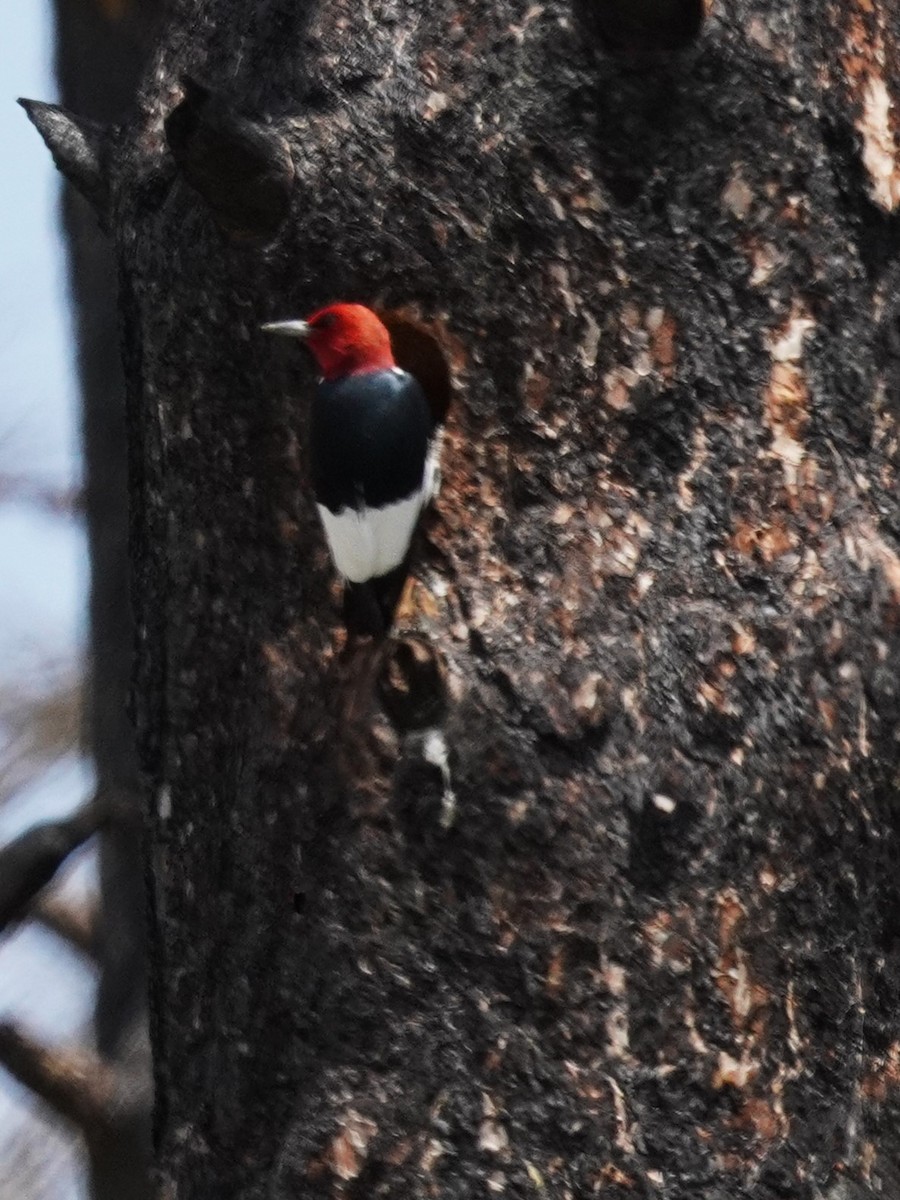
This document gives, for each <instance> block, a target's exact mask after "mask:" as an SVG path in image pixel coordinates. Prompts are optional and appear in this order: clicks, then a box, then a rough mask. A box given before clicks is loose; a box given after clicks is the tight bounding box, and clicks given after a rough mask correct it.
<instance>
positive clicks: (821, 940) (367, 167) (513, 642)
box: [114, 0, 900, 1200]
mask: <svg viewBox="0 0 900 1200" xmlns="http://www.w3.org/2000/svg"><path fill="white" fill-rule="evenodd" d="M723 7H724V6H723ZM857 10H858V11H857ZM829 12H830V14H831V17H832V19H831V20H830V21H826V20H825V19H824V18H823V14H822V9H821V6H820V5H817V4H812V3H811V2H810V0H792V2H790V3H787V4H784V5H781V6H779V7H777V8H773V6H771V5H768V4H762V3H760V2H756V0H735V2H734V3H733V4H729V5H728V6H727V12H720V11H719V9H718V6H717V8H716V9H715V10H714V12H713V14H712V16H711V17H710V19H709V20H708V21H707V22H706V27H705V30H704V32H703V35H702V37H701V39H700V41H699V43H698V44H697V47H696V49H695V51H694V52H693V53H692V54H691V55H688V56H684V55H682V56H676V57H674V58H672V59H671V60H670V61H668V62H667V63H664V64H660V63H657V64H656V65H655V66H654V67H653V68H652V69H650V70H644V71H634V70H631V69H624V68H623V67H622V66H621V65H620V64H619V63H617V62H616V61H614V60H612V59H610V58H607V57H604V56H602V55H598V54H597V53H596V47H595V46H594V45H593V43H591V42H589V41H588V40H587V39H586V38H585V35H584V30H583V28H582V25H581V23H580V22H578V21H576V20H575V19H574V18H573V14H572V11H571V9H570V6H569V5H568V4H566V3H562V0H559V2H557V0H550V2H548V3H545V4H542V5H532V6H526V5H524V4H520V3H513V2H512V0H501V2H500V3H496V2H492V3H490V4H488V3H486V2H485V3H482V2H481V0H471V2H470V3H467V4H466V5H464V6H462V7H461V8H460V7H459V6H458V5H450V4H443V3H438V4H435V5H430V6H427V7H423V6H422V5H419V4H414V3H413V2H412V0H383V2H381V0H379V2H378V3H375V2H372V3H365V2H362V0H359V2H357V3H354V4H353V5H352V6H351V5H345V4H343V3H340V2H339V0H334V2H331V0H329V2H328V3H322V4H316V5H303V6H298V5H296V4H293V3H290V4H289V3H287V0H273V3H271V4H268V5H265V6H235V5H234V4H232V3H229V2H228V0H218V2H216V0H214V2H213V3H205V4H202V5H201V4H199V3H198V2H197V0H180V2H179V3H176V5H175V6H174V8H173V10H172V13H171V16H170V19H169V24H168V26H167V29H166V32H165V35H164V37H163V41H162V44H161V46H160V49H159V53H158V56H157V60H156V63H155V67H154V70H153V72H152V75H151V76H150V77H149V78H148V81H147V84H146V86H145V89H144V92H143V94H142V98H141V109H140V113H139V115H138V116H137V117H136V118H135V119H134V120H133V122H132V124H131V125H130V127H128V128H127V129H126V131H125V135H123V138H122V141H121V148H120V155H119V158H118V159H117V161H116V163H115V166H114V195H115V212H116V220H115V229H116V236H117V244H118V250H119V261H120V278H121V282H122V296H121V304H122V315H123V323H124V334H125V364H126V375H127V380H128V395H129V400H128V404H129V418H130V428H131V464H132V478H131V489H132V505H133V527H132V552H133V555H134V568H135V598H136V604H137V625H138V638H139V643H138V644H139V655H138V693H137V705H136V716H137V724H138V733H139V741H140V749H141V752H142V756H143V762H144V766H145V770H146V772H147V774H148V776H149V778H150V780H151V781H152V786H153V789H154V793H155V805H154V808H155V812H154V815H153V818H152V852H153V863H152V874H153V880H154V887H155V901H154V903H155V912H154V923H153V969H152V988H153V1009H154V1017H153V1040H154V1047H155V1054H156V1071H157V1116H156V1138H157V1146H158V1162H159V1170H160V1175H161V1180H162V1183H163V1185H164V1190H166V1194H168V1195H170V1196H180V1197H184V1196H208V1195H216V1196H223V1197H230V1196H234V1197H238V1196H240V1197H257V1196H259V1197H262V1196H266V1197H268V1198H273V1197H285V1198H286V1197H296V1196H298V1195H303V1196H304V1197H309V1198H312V1197H317V1196H322V1197H325V1196H328V1197H350V1196H353V1197H359V1198H362V1197H366V1200H369V1198H371V1197H376V1196H380V1197H398V1198H399V1197H403V1198H404V1200H409V1198H411V1197H434V1196H439V1197H455V1196H458V1197H466V1198H467V1200H468V1198H469V1197H473V1196H482V1195H493V1194H497V1195H502V1194H509V1195H512V1196H527V1195H533V1194H537V1193H539V1192H542V1191H543V1192H546V1194H547V1195H552V1196H554V1197H561V1198H564V1197H578V1198H581V1197H585V1196H590V1195H594V1194H598V1193H602V1194H603V1195H608V1196H611V1197H616V1196H622V1197H625V1196H633V1195H641V1196H651V1195H652V1196H659V1197H666V1198H669V1200H676V1198H680V1197H683V1196H685V1195H688V1194H690V1195H700V1194H702V1195H703V1196H704V1197H708V1198H709V1200H719V1198H721V1200H725V1198H728V1200H731V1198H732V1197H734V1196H735V1195H738V1194H739V1195H742V1196H750V1197H753V1198H754V1200H769V1198H774V1197H777V1196H785V1195H789V1196H791V1197H793V1198H797V1200H805V1198H808V1200H820V1198H821V1197H822V1196H827V1197H829V1198H830V1200H837V1198H838V1197H840V1196H854V1197H864V1196H873V1197H874V1196H876V1195H884V1194H891V1193H892V1191H896V1190H897V1188H898V1187H900V1183H898V1179H897V1167H896V1163H897V1161H898V1158H900V1153H898V1150H900V1147H898V1132H897V1131H898V1129H900V1122H898V1115H900V1111H898V1110H900V1092H898V1088H897V1077H898V1071H897V1056H898V1051H897V1046H898V1034H897V1022H896V1007H897V1005H896V1000H897V985H898V980H900V942H898V939H897V914H898V912H900V885H898V882H897V875H896V867H895V857H896V856H895V853H894V839H895V836H896V825H897V817H896V771H897V731H898V720H900V692H898V686H897V683H896V680H897V678H898V667H900V651H898V642H897V632H896V631H897V624H898V617H900V542H898V539H900V513H898V506H897V478H896V474H897V461H898V434H897V405H896V394H895V392H896V383H895V380H896V375H895V374H894V375H892V374H891V372H892V371H895V370H896V368H895V365H894V357H893V356H894V350H892V349H891V347H893V346H894V345H895V341H896V311H897V310H896V307H895V304H894V300H893V296H894V293H895V291H896V288H895V287H894V281H895V280H896V278H897V270H898V267H897V258H898V252H900V240H898V226H897V224H896V217H895V215H894V211H893V201H892V199H891V195H892V193H891V190H890V183H889V179H890V170H892V169H893V168H892V167H891V168H890V170H889V169H888V165H887V157H890V156H891V154H892V148H891V146H890V139H889V138H888V137H887V135H886V134H885V128H886V127H887V128H893V125H892V122H893V121H894V120H895V117H896V111H897V110H896V104H897V100H898V96H900V73H898V62H900V58H898V47H900V16H898V15H897V13H896V12H895V11H894V10H893V9H892V8H891V7H890V6H889V5H888V4H887V3H886V2H885V0H871V2H867V3H866V4H862V3H860V4H859V5H858V6H855V7H854V6H852V5H851V6H849V7H847V6H832V8H831V9H830V10H829ZM854 21H856V22H857V23H860V22H861V27H862V28H864V29H865V30H866V31H868V34H869V35H870V36H871V31H872V30H873V29H874V28H875V27H876V26H877V30H878V36H879V37H880V39H881V43H880V44H881V47H882V53H880V54H879V53H877V52H870V51H869V50H865V51H860V52H859V54H857V52H856V50H853V55H855V57H854V58H853V64H854V67H853V68H852V67H851V65H850V63H849V61H848V53H849V51H848V46H850V47H851V49H852V48H853V47H858V46H859V45H860V44H861V41H860V35H857V34H856V33H854V28H855V27H854V25H853V22H854ZM848 22H850V24H848ZM866 45H867V46H871V41H869V42H867V43H866ZM857 58H861V59H862V61H861V63H859V64H857V61H856V60H857ZM201 68H202V72H201ZM876 72H877V79H878V80H880V81H881V82H880V84H879V83H873V78H875V74H874V73H876ZM192 73H196V74H201V73H202V78H203V79H204V81H205V82H206V83H207V84H208V85H209V86H210V87H212V88H215V89H216V90H217V91H219V92H221V93H222V94H227V97H228V103H229V106H230V107H231V108H232V109H233V111H235V112H246V113H254V114H262V115H264V116H268V118H269V121H270V126H271V128H272V129H273V130H274V132H275V133H276V134H277V135H278V136H279V137H282V138H284V139H285V141H286V142H287V143H288V144H289V145H290V147H291V153H292V157H293V168H294V186H293V193H292V209H291V215H290V217H289V218H288V220H287V221H286V222H285V223H284V225H283V226H282V227H281V231H280V233H279V236H278V238H277V239H276V240H275V241H274V242H273V243H272V244H271V245H270V246H268V247H266V248H265V249H264V250H263V249H260V248H259V246H258V245H255V246H251V245H249V244H242V243H240V242H236V241H234V240H233V239H231V240H230V239H229V238H228V237H226V236H225V235H224V234H223V232H222V230H221V229H220V228H219V226H218V224H217V223H216V220H215V219H214V217H213V215H212V214H211V213H210V211H209V209H208V208H207V206H206V205H205V204H204V203H203V202H202V201H201V200H200V199H199V198H198V196H197V195H196V193H195V191H193V190H191V189H189V188H184V187H181V186H180V185H179V184H178V183H177V179H176V177H175V173H174V165H173V163H172V160H171V158H170V156H169V151H168V149H167V145H166V140H165V138H164V136H163V128H164V122H165V120H166V118H167V117H169V115H170V114H171V112H172V111H173V109H174V107H175V106H176V105H177V104H178V103H179V101H180V98H181V93H180V90H179V81H180V80H181V79H182V78H183V77H184V76H185V75H190V74H192ZM882 87H883V89H884V91H885V92H886V94H887V96H888V97H889V98H891V100H892V104H888V105H887V106H886V105H885V103H884V99H883V95H882V94H881V92H880V91H879V89H880V88H882ZM873 96H874V99H873V98H872V97H873ZM867 131H868V132H867ZM873 147H874V149H873ZM336 298H340V299H345V300H361V301H364V302H367V303H370V304H373V305H376V306H378V307H379V308H388V309H392V308H398V307H403V308H405V309H406V310H407V311H409V312H411V313H413V314H416V315H417V316H418V317H420V318H425V319H427V320H430V321H433V322H438V323H439V324H441V325H442V326H443V327H444V328H445V329H446V330H448V331H449V334H450V335H451V339H452V355H451V357H452V366H453V369H454V372H455V382H456V394H455V399H454V402H453V404H452V405H451V407H450V410H449V414H448V427H447V437H446V448H445V454H444V462H443V469H444V472H443V473H444V484H443V489H442V492H441V495H440V499H439V501H438V503H437V506H436V511H435V512H434V513H433V515H432V516H431V517H430V518H429V520H428V522H427V523H426V526H427V527H426V536H425V544H424V545H423V548H422V551H421V554H420V557H419V559H418V561H417V564H416V567H415V586H414V588H413V589H412V592H411V594H410V596H409V597H408V601H407V604H406V607H405V609H404V612H405V618H404V620H405V622H406V624H407V625H408V626H409V628H410V630H411V631H412V632H414V635H415V642H414V643H413V644H411V645H410V646H409V647H408V648H407V650H401V649H400V648H398V646H396V645H395V644H393V643H389V644H388V645H387V646H386V647H382V648H377V647H362V648H357V649H355V650H352V651H348V650H346V649H345V648H344V647H343V646H342V643H341V639H340V636H339V633H338V631H337V625H338V616H337V612H338V609H337V605H336V589H335V586H334V580H333V578H332V574H331V570H330V567H329V564H328V560H327V555H326V553H325V549H324V547H323V544H322V539H321V535H320V532H319V530H318V528H317V524H316V520H315V514H314V508H313V505H312V503H311V500H310V496H309V489H308V482H307V478H306V467H305V461H304V454H303V446H304V440H305V434H306V426H305V421H306V415H305V407H304V403H303V395H304V394H305V393H306V392H308V390H309V388H310V387H311V386H312V377H311V372H310V371H309V370H308V369H307V368H306V367H305V366H304V365H303V364H302V363H299V362H298V360H296V359H295V358H293V357H291V356H290V355H289V353H288V352H287V351H284V352H283V353H282V354H281V356H280V357H278V358H277V359H276V358H274V357H273V354H272V349H271V347H270V346H269V345H268V344H267V343H265V342H264V341H263V339H262V337H261V336H258V335H257V332H256V331H257V328H258V325H259V324H260V323H261V322H263V321H265V320H267V319H271V318H273V317H281V316H284V315H285V314H302V313H305V312H309V311H312V310H313V309H314V308H316V307H318V306H319V305H320V304H322V303H324V302H326V301H328V300H332V299H336ZM401 644H402V643H401ZM413 646H416V647H419V649H420V650H422V648H423V647H424V649H423V650H422V653H421V655H420V654H419V651H418V650H416V649H414V648H413ZM429 663H432V664H440V666H439V669H438V668H435V674H436V676H440V678H441V679H442V681H443V682H442V689H445V691H446V696H445V698H444V699H443V700H442V702H441V703H440V704H437V705H435V706H434V709H433V713H432V714H431V715H429V717H428V722H432V721H433V722H434V723H435V724H434V729H435V730H436V732H437V733H439V734H440V737H441V738H442V740H443V745H444V746H445V748H446V752H445V754H444V767H443V769H439V768H436V767H435V761H434V760H435V759H436V758H440V755H439V754H436V753H434V752H432V753H431V754H430V756H429V753H428V751H427V746H426V739H425V738H424V737H420V736H419V735H418V734H417V735H416V738H415V739H412V740H411V738H410V735H409V733H408V732H407V731H404V730H401V729H399V728H398V727H397V724H396V713H397V712H402V711H404V709H403V704H404V697H405V694H406V692H407V691H408V690H409V689H410V688H413V690H414V681H415V680H416V679H418V678H426V677H428V675H429V671H430V670H431V668H430V667H428V664H429ZM417 664H421V665H422V668H423V669H422V671H421V672H419V671H418V667H417ZM392 706H393V709H392ZM392 713H393V715H392ZM432 751H433V746H432ZM448 774H449V779H450V785H449V786H451V787H452V792H453V795H454V798H455V803H456V811H455V816H454V818H453V819H452V820H450V821H448V820H446V819H442V818H443V814H444V813H445V801H446V789H447V787H448V782H447V779H448Z"/></svg>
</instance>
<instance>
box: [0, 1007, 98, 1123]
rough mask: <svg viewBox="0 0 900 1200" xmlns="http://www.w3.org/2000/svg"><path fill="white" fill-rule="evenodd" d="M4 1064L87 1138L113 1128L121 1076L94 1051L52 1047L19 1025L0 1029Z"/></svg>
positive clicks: (5, 1026)
mask: <svg viewBox="0 0 900 1200" xmlns="http://www.w3.org/2000/svg"><path fill="white" fill-rule="evenodd" d="M0 1065H2V1066H4V1067H5V1068H6V1069H7V1071H9V1073H10V1075H12V1076H13V1078H15V1079H17V1080H18V1081H19V1083H22V1084H24V1085H25V1087H27V1088H30V1090H31V1091H32V1092H34V1094H35V1095H36V1096H39V1097H40V1098H41V1099H42V1100H44V1101H45V1102H46V1103H47V1104H49V1105H50V1107H51V1108H52V1109H54V1111H55V1112H57V1113H59V1114H60V1116H63V1117H65V1118H66V1119H67V1120H69V1121H72V1122H73V1123H74V1124H75V1125H77V1126H78V1127H79V1128H80V1129H81V1130H83V1131H84V1132H85V1133H86V1134H87V1135H88V1136H90V1135H91V1134H92V1133H96V1132H99V1131H102V1130H107V1129H108V1128H109V1127H110V1125H111V1124H112V1114H113V1110H114V1105H115V1099H116V1074H115V1071H113V1070H112V1069H111V1068H110V1067H108V1066H107V1065H106V1064H105V1063H104V1062H103V1061H102V1059H100V1058H98V1057H97V1056H96V1055H95V1054H92V1053H91V1052H90V1051H87V1050H83V1049H80V1048H75V1047H58V1046H56V1047H52V1048H51V1047H47V1046H42V1045H41V1044H40V1043H39V1042H37V1041H35V1040H34V1039H33V1038H30V1037H29V1036H28V1035H27V1034H26V1033H23V1032H22V1030H21V1029H19V1028H17V1027H16V1026H15V1025H10V1024H3V1025H0Z"/></svg>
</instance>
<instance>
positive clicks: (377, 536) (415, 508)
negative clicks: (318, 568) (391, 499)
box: [316, 491, 426, 583]
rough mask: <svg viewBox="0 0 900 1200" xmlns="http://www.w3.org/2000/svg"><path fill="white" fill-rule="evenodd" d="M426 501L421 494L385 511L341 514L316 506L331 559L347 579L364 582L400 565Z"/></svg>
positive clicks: (371, 509) (373, 510)
mask: <svg viewBox="0 0 900 1200" xmlns="http://www.w3.org/2000/svg"><path fill="white" fill-rule="evenodd" d="M425 499H426V497H425V496H424V494H423V492H422V491H418V492H414V493H413V495H412V496H407V497H406V499H405V500H398V501H397V502H396V503H395V504H386V505H385V506H384V508H363V509H354V508H343V509H341V511H340V512H339V513H333V512H331V510H330V509H328V508H326V507H325V506H324V504H317V505H316V507H317V508H318V510H319V516H320V517H321V519H322V525H323V526H324V529H325V537H326V538H327V540H328V548H329V550H330V551H331V557H332V558H333V559H334V565H335V566H336V567H337V569H338V570H339V571H340V573H341V574H342V575H343V576H344V578H345V579H349V580H350V582H351V583H364V582H365V581H366V580H367V579H376V578H377V577H378V576H379V575H386V574H387V572H388V571H391V570H393V568H394V567H397V566H399V565H400V563H401V562H403V559H404V558H405V556H406V551H407V549H408V548H409V543H410V540H411V538H412V535H413V530H414V529H415V526H416V521H418V519H419V513H420V512H421V511H422V505H423V503H424V502H425Z"/></svg>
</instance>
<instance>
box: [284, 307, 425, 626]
mask: <svg viewBox="0 0 900 1200" xmlns="http://www.w3.org/2000/svg"><path fill="white" fill-rule="evenodd" d="M262 328H263V329H264V330H266V331H267V332H268V333H280V334H285V335H287V336H288V337H296V338H302V339H303V340H304V341H305V342H306V344H307V345H308V346H309V348H310V350H311V351H312V353H313V356H314V357H315V359H316V362H317V363H318V365H319V369H320V370H321V372H322V377H321V379H320V380H319V385H318V387H317V388H316V391H315V394H314V396H313V402H312V421H311V432H310V460H311V468H312V480H313V490H314V492H315V498H316V505H317V507H318V510H319V516H320V517H321V519H322V525H323V527H324V529H325V537H326V539H327V541H328V547H329V549H330V551H331V557H332V558H333V560H334V564H335V566H336V567H337V569H338V571H339V572H340V573H341V575H342V576H343V577H344V580H345V587H344V612H345V619H346V622H347V628H348V631H349V632H352V633H370V634H379V633H383V632H385V631H386V630H387V629H388V628H389V627H390V624H391V621H392V619H393V615H394V609H395V607H396V605H397V601H398V600H399V598H400V593H401V592H402V590H403V583H404V580H405V578H406V573H407V559H408V555H409V549H410V543H411V541H412V536H413V533H414V531H415V528H416V524H417V522H418V519H419V514H420V513H421V511H422V509H423V508H424V507H425V505H426V504H427V503H428V501H429V500H430V499H431V497H432V496H433V495H434V493H435V491H436V490H437V487H438V483H439V476H438V455H439V451H440V438H439V434H438V432H437V429H436V425H435V421H434V418H433V417H432V414H431V410H430V408H429V405H428V401H427V400H426V398H425V394H424V392H423V391H422V388H421V387H420V385H419V384H418V383H417V381H416V380H415V379H414V378H413V376H412V375H410V374H408V373H407V372H406V371H402V370H401V369H400V368H399V367H398V366H397V365H396V363H395V362H394V355H393V352H392V350H391V338H390V334H389V333H388V330H387V328H386V327H385V325H384V324H383V323H382V321H381V320H380V319H379V318H378V317H377V316H376V315H375V313H373V312H372V311H371V309H368V308H365V307H364V306H363V305H362V304H332V305H330V306H329V307H328V308H323V309H321V310H320V311H319V312H317V313H314V314H313V315H312V316H311V317H310V318H309V319H308V320H306V321H275V322H272V323H270V324H268V325H263V327H262Z"/></svg>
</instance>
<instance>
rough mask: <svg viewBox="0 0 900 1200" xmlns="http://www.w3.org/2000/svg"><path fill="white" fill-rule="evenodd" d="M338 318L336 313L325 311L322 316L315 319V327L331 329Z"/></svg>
mask: <svg viewBox="0 0 900 1200" xmlns="http://www.w3.org/2000/svg"><path fill="white" fill-rule="evenodd" d="M336 320H337V317H336V316H335V315H334V313H324V314H323V315H322V316H321V317H318V318H317V319H316V320H315V321H313V328H314V329H330V328H331V327H332V325H333V324H334V323H335V321H336Z"/></svg>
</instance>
